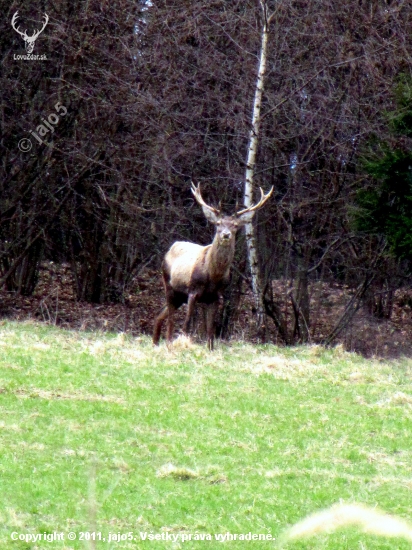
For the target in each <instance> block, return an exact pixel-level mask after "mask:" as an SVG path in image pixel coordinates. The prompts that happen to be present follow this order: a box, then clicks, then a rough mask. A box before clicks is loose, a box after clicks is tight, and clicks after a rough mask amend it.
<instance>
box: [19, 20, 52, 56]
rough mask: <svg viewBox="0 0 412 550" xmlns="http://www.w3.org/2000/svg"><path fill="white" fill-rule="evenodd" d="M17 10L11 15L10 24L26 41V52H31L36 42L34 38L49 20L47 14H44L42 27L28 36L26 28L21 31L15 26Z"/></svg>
mask: <svg viewBox="0 0 412 550" xmlns="http://www.w3.org/2000/svg"><path fill="white" fill-rule="evenodd" d="M18 13H19V12H18V11H16V13H15V14H14V15H13V19H12V20H11V26H12V27H13V29H14V30H15V31H16V32H17V33H19V34H20V35H21V36H22V37H23V40H24V42H25V43H26V45H25V47H26V50H27V53H32V51H33V49H34V44H35V43H36V40H37V38H38V37H39V35H40V34H41V33H42V32H43V31H44V29H45V28H46V25H47V23H48V22H49V16H48V15H47V13H45V14H44V23H43V27H42V28H41V29H40V30H39V31H36V30H35V31H34V33H33V35H32V36H28V35H27V30H26V31H24V32H22V31H21V30H20V29H19V27H17V28H16V22H17V19H18V17H19V16H18Z"/></svg>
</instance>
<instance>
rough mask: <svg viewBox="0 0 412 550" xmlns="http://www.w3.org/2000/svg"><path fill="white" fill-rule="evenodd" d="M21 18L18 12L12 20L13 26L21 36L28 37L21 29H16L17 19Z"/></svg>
mask: <svg viewBox="0 0 412 550" xmlns="http://www.w3.org/2000/svg"><path fill="white" fill-rule="evenodd" d="M18 18H19V12H18V11H16V13H15V14H14V15H13V19H12V20H11V26H12V27H13V29H14V30H15V31H16V32H18V33H19V34H21V36H25V37H27V34H26V32H21V30H19V27H17V28H16V27H15V24H16V21H17V19H18Z"/></svg>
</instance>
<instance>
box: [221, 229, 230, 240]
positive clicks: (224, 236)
mask: <svg viewBox="0 0 412 550" xmlns="http://www.w3.org/2000/svg"><path fill="white" fill-rule="evenodd" d="M231 236H232V233H231V232H230V231H222V239H223V240H229V239H230V237H231Z"/></svg>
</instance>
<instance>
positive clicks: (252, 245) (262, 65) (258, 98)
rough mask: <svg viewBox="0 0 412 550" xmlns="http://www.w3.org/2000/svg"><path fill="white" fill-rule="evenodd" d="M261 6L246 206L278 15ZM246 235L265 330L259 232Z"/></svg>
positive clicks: (250, 194)
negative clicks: (271, 33)
mask: <svg viewBox="0 0 412 550" xmlns="http://www.w3.org/2000/svg"><path fill="white" fill-rule="evenodd" d="M260 6H261V9H262V20H263V24H262V35H261V46H260V58H259V68H258V76H257V81H256V88H255V97H254V101H253V114H252V126H251V129H250V134H249V147H248V153H247V161H246V174H245V197H244V203H245V206H246V207H249V206H251V205H252V203H253V186H254V177H255V167H256V155H257V149H258V145H259V130H260V120H261V107H262V97H263V91H264V85H265V73H266V64H267V55H268V41H269V26H270V22H271V21H272V19H273V17H274V15H275V12H272V13H271V14H270V15H268V6H267V3H266V1H265V0H260ZM245 234H246V246H247V251H248V259H249V266H250V273H251V278H252V289H253V295H254V299H255V305H256V310H257V328H258V331H260V332H261V331H262V329H263V330H264V317H265V315H264V305H263V289H262V280H261V274H260V270H259V262H258V255H257V245H256V233H255V229H254V226H253V224H252V223H249V224H247V225H246V226H245Z"/></svg>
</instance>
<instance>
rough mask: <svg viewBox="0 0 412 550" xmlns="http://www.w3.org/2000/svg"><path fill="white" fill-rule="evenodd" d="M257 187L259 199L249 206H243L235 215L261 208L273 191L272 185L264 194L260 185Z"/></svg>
mask: <svg viewBox="0 0 412 550" xmlns="http://www.w3.org/2000/svg"><path fill="white" fill-rule="evenodd" d="M259 189H260V201H259V202H258V203H257V204H255V205H252V206H249V207H248V208H245V209H244V210H240V211H239V212H236V216H241V215H242V214H246V212H253V211H255V210H258V209H259V208H262V206H263V205H264V204H265V202H266V201H267V200H268V198H269V197H270V196H271V194H272V193H273V186H272V188H271V190H270V191H269V192H268V193H266V195H265V193H264V192H263V189H262V188H261V187H259Z"/></svg>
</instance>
